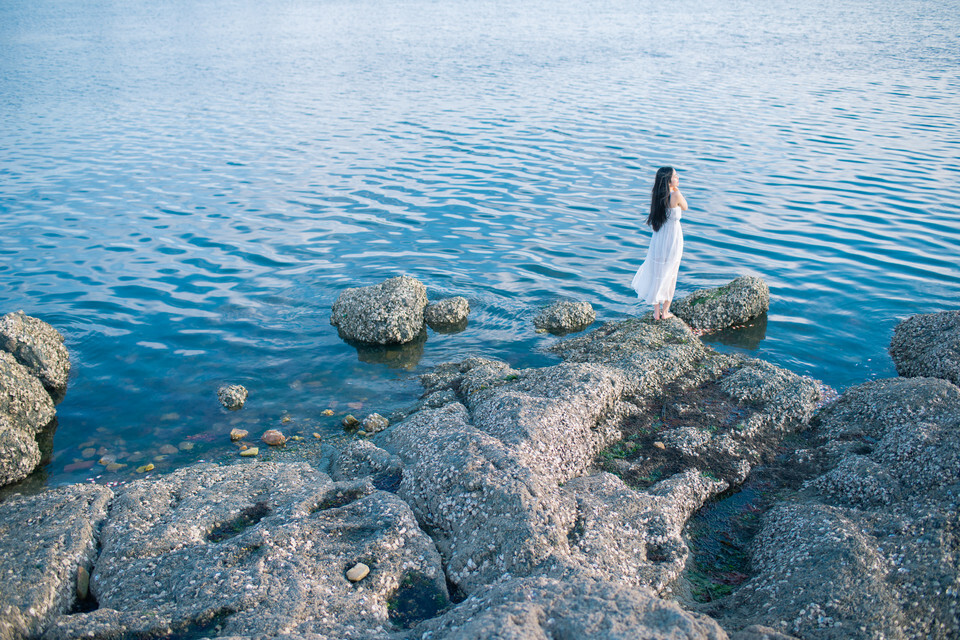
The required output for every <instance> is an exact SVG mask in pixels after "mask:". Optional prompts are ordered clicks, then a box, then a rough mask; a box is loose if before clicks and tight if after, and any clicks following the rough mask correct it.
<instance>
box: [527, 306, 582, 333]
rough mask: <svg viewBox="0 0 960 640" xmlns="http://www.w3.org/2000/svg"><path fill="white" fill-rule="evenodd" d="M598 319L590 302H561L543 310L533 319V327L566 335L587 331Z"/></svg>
mask: <svg viewBox="0 0 960 640" xmlns="http://www.w3.org/2000/svg"><path fill="white" fill-rule="evenodd" d="M596 319H597V313H596V311H594V310H593V306H592V305H591V304H590V303H589V302H585V301H580V302H572V301H569V300H561V301H559V302H555V303H553V304H551V305H550V306H548V307H545V308H544V309H541V310H540V312H539V313H538V314H537V315H536V316H535V317H534V319H533V326H534V327H536V329H537V330H538V331H549V332H550V333H555V334H557V335H565V334H568V333H574V332H576V331H582V330H584V329H586V328H587V327H589V326H590V325H591V324H593V322H594V321H595V320H596Z"/></svg>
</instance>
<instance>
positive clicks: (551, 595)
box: [415, 578, 727, 640]
mask: <svg viewBox="0 0 960 640" xmlns="http://www.w3.org/2000/svg"><path fill="white" fill-rule="evenodd" d="M415 631H416V632H417V635H416V636H415V637H417V638H420V637H423V638H430V639H431V640H453V639H454V638H455V639H456V640H494V639H496V640H542V639H545V638H570V639H571V640H572V639H574V638H591V639H592V640H637V639H638V638H643V639H644V640H725V638H726V637H727V635H726V633H724V631H723V629H721V628H720V627H719V626H718V625H717V623H716V622H714V621H713V620H711V619H710V618H707V617H706V616H703V615H700V614H696V613H690V612H688V611H684V610H683V609H681V608H680V607H679V606H678V605H677V604H675V603H672V602H668V601H666V600H662V599H660V598H657V597H656V596H654V595H653V594H652V593H651V592H650V591H648V590H643V589H634V588H630V587H625V586H622V585H616V584H611V583H609V582H603V581H598V580H591V579H583V578H579V579H570V580H565V581H559V580H554V579H550V578H522V579H513V580H509V581H507V582H504V583H501V584H497V585H493V586H490V587H486V588H484V589H481V590H479V591H478V592H477V593H476V594H475V595H473V596H471V597H470V598H468V599H467V600H466V601H464V602H463V603H461V604H460V605H458V606H457V607H456V608H454V609H452V610H451V611H449V612H447V613H445V614H444V615H443V616H441V617H439V618H437V619H434V620H430V621H428V622H425V623H423V624H422V625H420V626H419V627H417V628H416V629H415Z"/></svg>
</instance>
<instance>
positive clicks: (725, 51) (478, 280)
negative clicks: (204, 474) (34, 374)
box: [0, 0, 960, 485]
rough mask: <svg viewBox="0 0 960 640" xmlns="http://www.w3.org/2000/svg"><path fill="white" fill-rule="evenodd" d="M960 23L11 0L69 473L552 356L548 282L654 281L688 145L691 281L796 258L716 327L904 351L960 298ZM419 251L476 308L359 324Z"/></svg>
mask: <svg viewBox="0 0 960 640" xmlns="http://www.w3.org/2000/svg"><path fill="white" fill-rule="evenodd" d="M957 33H960V5H958V3H957V2H936V3H934V2H928V1H920V0H902V1H897V2H890V1H881V2H870V3H867V2H848V1H839V0H827V1H825V2H820V3H808V4H804V3H789V2H784V1H778V0H763V1H761V0H744V1H737V2H731V1H729V0H696V1H694V0H678V1H675V2H671V3H666V4H665V3H655V2H647V1H643V0H630V1H627V0H610V1H604V2H599V1H591V0H588V1H583V2H559V3H558V2H547V1H544V0H532V1H530V2H523V3H515V2H506V1H504V0H491V1H482V2H462V1H457V0H435V1H430V0H412V1H410V2H401V3H387V2H382V1H375V0H278V1H275V2H249V1H244V0H211V1H209V2H202V3H197V2H188V1H186V0H161V1H156V0H154V1H151V2H145V1H142V0H127V1H125V2H122V3H118V2H108V1H107V0H5V2H3V3H0V313H6V312H9V311H14V310H17V309H23V310H24V311H26V312H27V313H28V314H31V315H35V316H38V317H40V318H42V319H44V320H46V321H47V322H49V323H51V324H53V325H54V326H56V327H57V328H58V329H59V330H60V331H61V332H62V333H63V334H64V336H65V339H66V343H67V346H68V348H69V350H70V353H71V357H72V364H73V369H72V374H71V379H70V387H69V389H68V392H67V396H66V399H65V400H64V402H63V403H62V404H61V405H59V407H58V416H59V424H58V428H57V432H56V435H55V439H54V453H53V458H52V460H51V461H50V463H49V464H48V465H46V467H45V468H44V470H43V473H44V474H45V476H46V480H45V481H46V482H47V483H49V484H51V485H53V484H60V483H65V482H73V481H83V480H87V479H90V478H94V479H96V480H97V481H99V482H116V481H123V480H124V479H128V478H130V477H133V475H134V474H133V471H132V470H133V469H134V468H135V467H136V466H137V465H141V464H145V463H146V462H149V461H153V462H154V464H155V465H156V467H157V471H163V470H167V469H170V468H174V467H177V466H180V465H183V464H187V463H189V462H192V461H194V460H197V459H201V458H205V457H214V456H216V455H219V454H223V453H225V452H229V451H230V447H231V445H230V444H229V442H228V441H227V437H226V434H227V433H228V432H229V430H230V429H231V428H232V427H234V426H237V427H241V428H246V429H249V430H251V433H252V434H253V435H254V436H256V434H259V433H260V432H262V431H263V430H264V429H266V428H269V427H280V428H283V429H284V430H285V431H287V432H288V433H301V434H304V435H306V436H307V437H309V436H310V434H312V433H313V432H318V433H320V434H321V435H323V436H324V437H332V436H333V434H334V433H336V432H338V430H339V427H338V422H339V418H340V416H342V415H343V413H344V412H346V411H351V412H353V413H356V414H358V415H361V416H362V415H365V414H366V413H367V412H371V411H379V412H381V413H388V412H389V411H390V410H391V409H393V408H395V407H398V406H400V405H405V404H408V403H409V402H411V401H412V400H413V399H415V398H416V396H417V394H418V386H417V384H416V375H417V374H418V373H421V372H423V371H424V370H426V369H427V368H428V367H430V366H432V365H435V364H438V363H441V362H445V361H449V360H454V359H459V358H461V357H462V356H464V355H467V354H484V355H489V356H495V357H500V358H504V359H506V360H508V361H509V362H511V363H512V364H513V365H514V366H516V367H523V366H534V365H541V364H545V363H550V362H553V361H554V360H553V359H552V358H551V357H550V356H547V355H544V354H543V353H541V352H540V351H539V350H538V349H539V348H541V347H543V346H545V345H548V344H550V343H551V342H552V341H554V340H556V338H553V337H551V336H548V335H538V334H536V333H534V331H533V329H532V327H531V323H530V320H531V317H532V315H533V313H534V312H535V310H536V309H537V308H538V307H539V306H541V305H543V304H546V303H549V302H551V301H552V300H554V299H555V298H558V297H570V298H577V299H585V300H589V301H590V302H591V303H592V304H593V305H594V307H595V308H596V309H597V311H598V316H599V319H600V320H616V319H620V318H624V317H628V316H631V315H637V314H639V313H641V312H644V311H646V309H644V308H642V307H641V306H639V305H638V303H637V300H636V298H635V296H634V294H633V292H632V291H631V290H630V289H629V282H630V279H631V277H632V275H633V272H634V271H635V269H636V268H637V266H638V265H639V263H640V262H641V261H642V259H643V256H644V252H645V248H646V245H647V242H648V239H649V231H648V229H647V228H646V227H645V226H644V225H643V220H644V218H645V216H646V208H647V206H648V205H647V201H648V198H649V189H650V183H651V180H652V176H653V173H654V172H655V170H656V168H657V167H658V166H660V165H664V164H672V165H674V166H675V167H677V169H678V171H679V173H680V176H681V188H682V190H683V192H684V194H685V195H686V197H687V199H688V201H689V202H690V206H691V208H690V211H689V212H687V213H685V215H684V221H683V225H684V233H685V253H684V259H683V264H682V266H681V269H680V278H679V291H678V295H682V294H684V293H686V292H689V291H692V290H693V289H695V288H698V287H702V286H714V285H717V284H721V283H724V282H727V281H729V280H730V279H731V278H732V277H734V276H735V275H737V274H741V273H748V274H754V275H759V276H761V277H763V278H764V279H765V280H766V281H767V282H768V283H769V284H770V287H771V293H772V299H771V309H770V312H769V315H768V316H767V318H765V319H764V320H763V321H761V322H759V323H756V326H753V327H748V328H746V329H744V330H741V331H739V332H728V333H726V334H724V335H722V336H716V337H714V338H713V339H712V343H713V344H714V345H715V346H717V348H719V349H725V350H734V351H738V352H743V353H748V354H751V355H754V356H756V357H760V358H764V359H767V360H770V361H772V362H774V363H777V364H779V365H782V366H784V367H787V368H789V369H791V370H793V371H796V372H798V373H801V374H806V375H811V376H813V377H815V378H818V379H821V380H823V381H825V382H826V383H827V384H829V385H832V386H834V387H836V388H838V389H840V390H842V389H844V388H846V387H848V386H851V385H854V384H858V383H860V382H863V381H865V380H869V379H872V378H877V377H885V376H892V375H896V371H895V369H894V367H893V363H892V362H891V360H890V357H889V355H888V354H887V347H888V345H889V341H890V337H891V335H892V332H893V328H894V326H895V325H896V323H897V322H898V321H899V320H900V319H902V318H905V317H907V316H909V315H912V314H914V313H918V312H933V311H939V310H943V309H956V308H958V306H960V305H958V299H960V297H958V296H960V268H958V264H960V207H958V204H957V203H958V201H960V125H958V114H960V46H958V40H957V35H956V34H957ZM401 273H406V274H409V275H412V276H415V277H417V278H419V279H420V280H422V281H423V282H424V283H425V284H426V285H427V288H428V291H429V294H430V297H431V298H433V299H437V298H440V297H444V296H450V295H463V296H465V297H467V298H468V299H469V300H470V302H471V307H472V313H471V316H470V323H469V326H468V328H467V329H466V330H465V331H463V332H462V333H458V334H451V335H444V334H436V333H433V332H431V333H430V334H429V337H428V340H427V341H426V343H424V344H420V345H416V346H414V347H412V348H408V349H405V350H390V351H379V352H378V351H366V350H364V351H361V352H358V351H357V349H355V348H354V347H351V346H349V345H347V344H345V343H344V342H343V341H341V340H340V339H339V338H338V336H337V332H336V330H335V329H334V328H333V327H332V326H330V324H329V316H330V306H331V304H332V303H333V301H334V300H335V299H336V296H337V295H338V294H339V292H340V291H342V290H343V289H344V288H345V287H348V286H357V285H367V284H373V283H375V282H379V281H381V280H383V279H385V278H387V277H390V276H393V275H397V274H401ZM224 383H240V384H243V385H245V386H246V387H247V388H248V389H249V390H250V398H249V400H248V403H247V406H246V407H245V408H244V409H243V410H242V411H240V412H235V413H229V412H226V411H225V410H223V409H222V408H221V407H220V405H219V404H218V402H217V399H216V389H217V387H218V386H220V385H221V384H224ZM327 408H330V409H333V410H334V412H335V415H333V416H323V415H322V413H321V412H322V411H323V410H324V409H327ZM164 445H166V446H167V447H173V448H175V449H176V450H177V452H176V453H169V451H170V449H167V451H168V453H164V452H163V450H161V447H163V446H164ZM181 446H182V447H183V448H181ZM92 449H96V452H95V453H93V452H91V450H92ZM104 456H107V458H105V457H104ZM114 458H115V459H117V461H118V462H119V463H122V464H127V466H126V467H124V468H122V469H120V470H118V471H115V472H107V471H106V470H105V469H104V468H103V466H102V465H95V464H93V460H99V459H114ZM91 465H92V466H91Z"/></svg>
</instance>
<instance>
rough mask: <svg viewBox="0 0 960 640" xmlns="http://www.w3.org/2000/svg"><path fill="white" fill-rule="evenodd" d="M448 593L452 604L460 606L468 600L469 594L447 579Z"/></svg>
mask: <svg viewBox="0 0 960 640" xmlns="http://www.w3.org/2000/svg"><path fill="white" fill-rule="evenodd" d="M444 575H446V566H444ZM447 593H448V594H449V596H450V602H451V604H460V603H461V602H463V601H464V600H466V599H467V593H466V592H465V591H464V590H463V589H461V588H460V586H459V585H457V584H455V583H453V582H452V581H451V580H450V578H447Z"/></svg>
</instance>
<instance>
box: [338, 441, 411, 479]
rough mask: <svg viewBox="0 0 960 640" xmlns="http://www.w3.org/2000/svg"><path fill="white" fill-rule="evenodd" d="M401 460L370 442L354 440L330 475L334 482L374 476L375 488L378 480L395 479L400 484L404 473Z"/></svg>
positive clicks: (341, 453)
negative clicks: (401, 475)
mask: <svg viewBox="0 0 960 640" xmlns="http://www.w3.org/2000/svg"><path fill="white" fill-rule="evenodd" d="M402 466H403V465H402V464H401V463H400V458H398V457H397V456H394V455H391V454H390V453H388V452H387V451H384V450H383V449H381V448H379V447H377V446H376V445H375V444H373V443H372V442H370V441H369V440H353V441H351V442H350V444H348V445H347V446H346V447H345V448H344V450H343V451H342V452H340V454H339V455H338V456H337V457H336V458H335V459H334V460H333V462H332V464H331V468H330V475H331V477H333V479H334V480H338V481H341V480H356V479H357V478H363V477H365V476H374V478H373V482H374V486H376V485H377V484H378V478H381V477H383V478H384V479H386V478H394V479H395V482H396V483H399V481H400V480H399V478H400V474H401V473H402Z"/></svg>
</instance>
